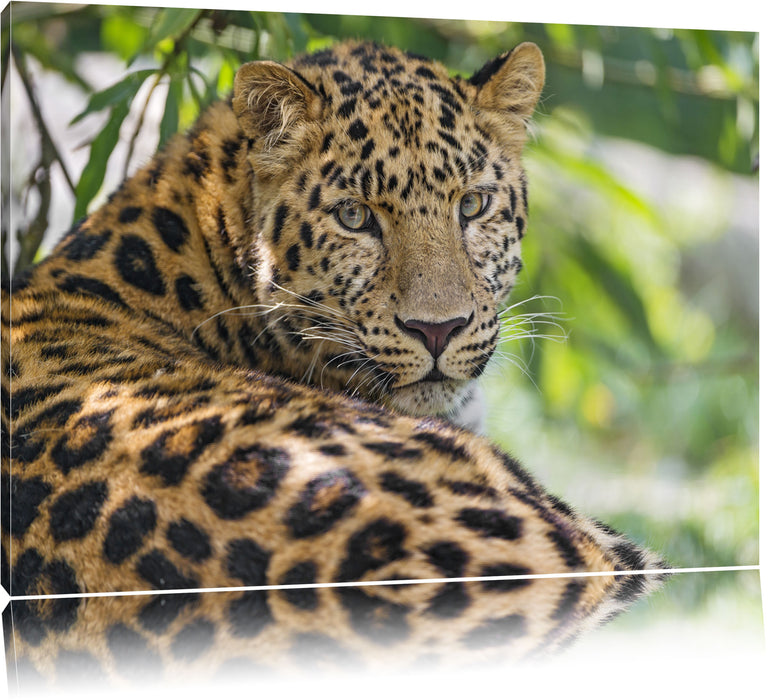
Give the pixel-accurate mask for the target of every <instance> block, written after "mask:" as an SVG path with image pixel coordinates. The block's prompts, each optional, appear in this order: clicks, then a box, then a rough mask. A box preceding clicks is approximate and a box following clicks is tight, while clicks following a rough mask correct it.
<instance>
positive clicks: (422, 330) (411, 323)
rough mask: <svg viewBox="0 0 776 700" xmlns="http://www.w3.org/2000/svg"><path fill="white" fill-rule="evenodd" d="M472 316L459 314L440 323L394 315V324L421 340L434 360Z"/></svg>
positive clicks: (469, 321) (467, 323) (468, 322)
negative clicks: (405, 318) (465, 316)
mask: <svg viewBox="0 0 776 700" xmlns="http://www.w3.org/2000/svg"><path fill="white" fill-rule="evenodd" d="M472 318H474V314H473V313H472V314H471V315H470V316H469V318H464V317H463V316H459V317H457V318H451V319H450V320H449V321H442V323H429V322H428V321H419V320H418V319H414V318H410V319H407V320H406V321H402V320H401V319H400V318H399V317H398V316H396V317H395V320H396V325H397V326H398V327H399V328H400V329H401V330H402V331H404V332H405V333H406V334H407V335H411V336H413V337H415V338H418V339H419V340H420V341H422V343H423V345H425V346H426V350H428V351H429V352H430V353H431V356H432V357H433V358H434V359H435V360H436V359H437V358H438V357H439V356H440V355H441V354H442V353H443V352H444V350H445V348H446V347H447V344H448V343H449V342H450V338H451V337H452V336H453V335H455V333H456V331H458V332H460V331H461V330H462V329H463V328H465V327H466V326H468V325H469V324H470V323H471V321H472Z"/></svg>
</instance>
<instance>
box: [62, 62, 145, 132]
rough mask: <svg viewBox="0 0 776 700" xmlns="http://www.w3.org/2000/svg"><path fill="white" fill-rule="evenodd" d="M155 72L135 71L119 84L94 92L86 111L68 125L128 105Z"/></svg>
mask: <svg viewBox="0 0 776 700" xmlns="http://www.w3.org/2000/svg"><path fill="white" fill-rule="evenodd" d="M155 72H156V71H155V70H154V69H153V68H147V69H145V70H139V71H135V72H134V73H130V74H129V75H126V76H124V77H123V78H122V79H121V80H119V82H117V83H115V84H113V85H111V86H110V87H108V88H105V90H101V91H100V92H96V93H95V94H94V95H92V96H91V97H90V98H89V102H88V103H87V105H86V109H84V110H83V112H81V113H80V114H78V115H76V116H75V117H73V119H72V121H71V122H70V125H71V126H72V125H73V124H76V123H77V122H79V121H81V119H83V118H84V117H85V116H87V115H88V114H93V113H95V112H100V111H102V110H103V109H105V108H106V107H114V106H117V105H119V104H121V103H123V102H126V103H127V104H129V103H130V102H131V101H132V99H133V98H134V97H135V95H136V94H137V91H138V90H139V89H140V87H141V86H142V85H143V83H144V82H145V81H146V79H148V78H149V77H150V76H152V75H153V74H154V73H155Z"/></svg>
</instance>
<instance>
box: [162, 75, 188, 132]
mask: <svg viewBox="0 0 776 700" xmlns="http://www.w3.org/2000/svg"><path fill="white" fill-rule="evenodd" d="M182 100H183V86H182V85H181V83H180V81H178V80H170V87H169V89H168V91H167V101H166V102H165V104H164V114H163V115H162V122H161V124H160V125H159V148H162V146H164V144H165V143H167V141H168V140H169V138H170V137H171V136H173V135H174V134H175V133H177V131H178V117H179V110H178V105H179V104H180V103H181V101H182Z"/></svg>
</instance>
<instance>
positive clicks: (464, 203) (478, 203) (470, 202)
mask: <svg viewBox="0 0 776 700" xmlns="http://www.w3.org/2000/svg"><path fill="white" fill-rule="evenodd" d="M488 204H490V195H489V194H485V193H483V192H467V193H466V194H465V195H464V196H463V197H461V204H460V212H461V216H462V217H463V218H464V219H475V218H477V217H478V216H480V215H481V214H483V213H485V210H486V209H487V208H488Z"/></svg>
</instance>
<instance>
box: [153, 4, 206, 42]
mask: <svg viewBox="0 0 776 700" xmlns="http://www.w3.org/2000/svg"><path fill="white" fill-rule="evenodd" d="M201 12H202V10H200V9H197V8H193V9H187V8H183V9H181V8H166V9H163V10H161V11H160V12H159V14H158V15H156V17H155V18H154V23H153V25H152V26H151V31H150V32H149V34H148V37H147V38H146V40H145V44H144V46H143V51H148V50H150V49H152V48H153V47H154V46H156V45H157V44H158V43H159V42H160V41H162V39H166V38H168V37H171V38H177V37H178V36H180V35H181V34H182V33H183V32H184V31H186V30H187V29H188V28H189V27H190V26H191V25H192V24H193V23H194V22H195V21H196V20H197V17H198V16H199V14H200V13H201Z"/></svg>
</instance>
